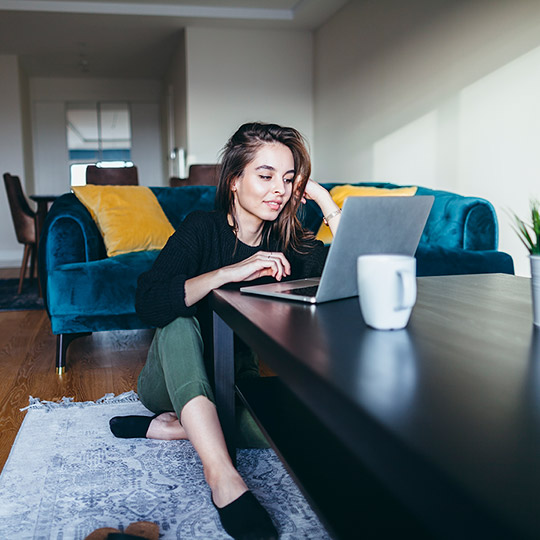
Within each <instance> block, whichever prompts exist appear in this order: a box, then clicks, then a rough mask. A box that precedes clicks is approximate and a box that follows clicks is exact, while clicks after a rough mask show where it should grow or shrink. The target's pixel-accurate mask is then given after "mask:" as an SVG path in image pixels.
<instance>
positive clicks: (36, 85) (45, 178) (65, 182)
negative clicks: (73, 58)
mask: <svg viewBox="0 0 540 540" xmlns="http://www.w3.org/2000/svg"><path fill="white" fill-rule="evenodd" d="M161 99H162V84H161V83H160V82H159V81H153V80H146V79H135V80H123V79H97V78H96V79H94V78H85V79H82V78H81V79H77V78H58V77H35V78H31V79H30V101H31V107H32V139H33V156H34V183H35V190H36V192H37V193H47V194H50V193H52V194H59V193H65V192H66V191H69V189H70V180H69V167H68V160H69V154H68V149H67V140H66V125H65V123H66V120H65V110H66V104H67V103H73V102H88V101H90V102H92V101H127V102H129V103H130V105H131V128H132V134H131V135H132V147H131V150H132V158H133V162H134V163H135V165H136V166H137V168H138V173H139V182H140V183H141V184H142V185H152V186H160V185H165V184H166V182H167V178H166V174H165V171H164V163H163V154H164V148H163V145H162V134H161V128H160V121H161V118H160V102H161Z"/></svg>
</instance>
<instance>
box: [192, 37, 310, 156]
mask: <svg viewBox="0 0 540 540" xmlns="http://www.w3.org/2000/svg"><path fill="white" fill-rule="evenodd" d="M312 43H313V41H312V34H311V33H310V32H300V31H297V32H285V31H275V30H246V29H216V28H188V29H187V30H186V59H187V64H186V70H187V71H186V73H187V149H188V163H215V162H217V161H218V158H219V152H220V151H221V149H222V147H223V145H224V144H225V142H226V141H227V139H228V138H229V137H230V136H231V135H232V133H233V132H234V131H235V130H236V129H237V128H238V127H239V126H240V125H241V124H242V123H244V122H248V121H256V120H260V121H263V122H275V123H278V124H284V125H290V126H293V127H295V128H297V129H298V130H300V131H301V132H302V133H303V134H304V135H305V136H306V137H307V138H308V140H311V139H312V136H313V117H312V113H313V90H312V89H313V74H312V50H313V48H312Z"/></svg>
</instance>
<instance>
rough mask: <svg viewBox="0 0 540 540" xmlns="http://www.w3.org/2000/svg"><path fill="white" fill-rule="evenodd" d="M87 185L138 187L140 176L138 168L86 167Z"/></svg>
mask: <svg viewBox="0 0 540 540" xmlns="http://www.w3.org/2000/svg"><path fill="white" fill-rule="evenodd" d="M86 183H87V184H98V185H100V186H105V185H116V186H137V185H138V184H139V175H138V173H137V167H96V166H95V165H88V167H86Z"/></svg>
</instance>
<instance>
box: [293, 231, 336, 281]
mask: <svg viewBox="0 0 540 540" xmlns="http://www.w3.org/2000/svg"><path fill="white" fill-rule="evenodd" d="M306 248H307V250H308V251H307V253H306V254H302V255H300V254H297V253H294V254H290V255H289V257H290V262H291V266H292V268H293V272H292V274H291V276H289V278H288V279H303V278H310V277H318V276H320V275H321V274H322V271H323V267H324V263H325V261H326V257H327V255H328V249H329V248H328V246H325V245H324V244H323V243H322V242H321V241H319V240H313V241H312V242H310V243H309V244H308V245H307V246H306Z"/></svg>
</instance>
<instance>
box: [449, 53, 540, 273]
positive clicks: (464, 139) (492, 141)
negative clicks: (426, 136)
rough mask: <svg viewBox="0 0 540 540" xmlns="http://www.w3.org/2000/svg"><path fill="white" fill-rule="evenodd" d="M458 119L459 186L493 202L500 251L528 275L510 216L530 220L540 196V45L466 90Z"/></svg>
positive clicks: (522, 251)
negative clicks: (533, 202) (533, 199)
mask: <svg viewBox="0 0 540 540" xmlns="http://www.w3.org/2000/svg"><path fill="white" fill-rule="evenodd" d="M459 116H460V121H459V122H460V128H459V139H458V166H457V171H458V179H457V182H458V186H459V187H460V189H461V190H465V189H466V191H467V192H468V193H471V194H475V195H479V196H482V197H484V198H486V199H488V200H490V201H491V202H492V203H493V205H494V206H495V208H496V210H497V214H498V217H499V226H500V243H499V248H500V249H501V250H502V251H506V252H508V253H510V254H511V255H512V257H513V259H514V264H515V267H516V273H517V274H519V275H530V274H529V262H528V259H527V252H526V250H525V249H524V248H523V247H522V246H521V244H520V243H519V241H518V239H517V237H516V234H515V232H514V231H513V230H512V228H511V226H510V219H509V217H508V214H507V213H508V211H509V210H512V211H514V212H517V213H519V214H520V215H522V216H523V217H526V216H527V213H528V207H529V199H530V197H531V196H534V197H537V198H538V197H540V47H539V48H536V49H534V50H532V51H530V52H529V53H527V54H525V55H523V56H521V57H519V58H518V59H516V60H514V61H512V62H511V63H509V64H507V65H505V66H503V67H501V68H500V69H498V70H496V71H494V72H492V73H490V74H489V75H488V76H486V77H484V78H482V79H480V80H479V81H477V82H476V83H474V84H472V85H470V86H468V87H467V88H465V89H463V91H462V92H461V94H460V107H459Z"/></svg>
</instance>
